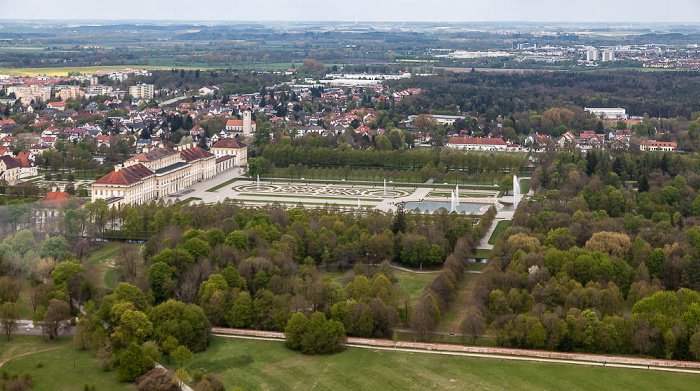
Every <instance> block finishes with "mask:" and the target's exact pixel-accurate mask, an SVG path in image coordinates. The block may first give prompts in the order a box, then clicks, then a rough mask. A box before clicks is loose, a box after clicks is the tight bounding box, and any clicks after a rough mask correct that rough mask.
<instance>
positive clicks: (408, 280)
mask: <svg viewBox="0 0 700 391" xmlns="http://www.w3.org/2000/svg"><path fill="white" fill-rule="evenodd" d="M437 275H438V272H435V273H409V272H404V271H401V270H394V276H395V277H396V278H397V280H398V282H397V285H398V286H400V287H401V289H403V291H404V292H406V293H407V294H408V296H409V297H410V298H411V302H413V303H415V302H416V300H418V299H419V298H420V296H421V294H423V290H424V289H425V287H426V286H428V285H429V284H430V283H431V282H433V280H434V279H435V277H437Z"/></svg>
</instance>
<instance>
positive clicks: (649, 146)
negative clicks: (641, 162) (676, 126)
mask: <svg viewBox="0 0 700 391" xmlns="http://www.w3.org/2000/svg"><path fill="white" fill-rule="evenodd" d="M676 148H678V144H676V143H674V142H672V141H654V140H644V141H642V143H641V144H639V150H640V151H669V152H672V151H675V150H676Z"/></svg>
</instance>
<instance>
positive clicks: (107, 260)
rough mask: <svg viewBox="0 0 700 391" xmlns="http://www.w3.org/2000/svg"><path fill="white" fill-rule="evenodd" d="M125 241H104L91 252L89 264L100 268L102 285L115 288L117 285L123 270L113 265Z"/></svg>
mask: <svg viewBox="0 0 700 391" xmlns="http://www.w3.org/2000/svg"><path fill="white" fill-rule="evenodd" d="M122 245H124V243H115V242H111V243H102V244H101V245H100V246H99V247H97V248H95V249H94V250H92V251H91V252H90V257H89V258H88V260H87V264H88V265H91V267H94V268H95V269H97V270H98V272H99V274H100V275H101V276H102V279H101V280H102V284H101V286H102V287H105V288H108V289H114V288H116V287H117V280H118V279H119V275H120V274H121V272H122V270H121V269H117V268H115V267H113V263H114V259H115V258H116V257H117V252H118V250H119V247H120V246H122Z"/></svg>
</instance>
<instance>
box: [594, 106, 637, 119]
mask: <svg viewBox="0 0 700 391" xmlns="http://www.w3.org/2000/svg"><path fill="white" fill-rule="evenodd" d="M584 110H585V111H587V112H589V113H591V114H593V115H595V116H596V117H598V118H602V119H608V120H620V119H622V120H624V119H627V111H626V110H625V109H623V108H620V107H615V108H612V107H610V108H606V107H598V108H593V107H585V108H584Z"/></svg>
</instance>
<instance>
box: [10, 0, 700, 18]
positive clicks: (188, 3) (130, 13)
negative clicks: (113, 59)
mask: <svg viewBox="0 0 700 391" xmlns="http://www.w3.org/2000/svg"><path fill="white" fill-rule="evenodd" d="M0 19H73V20H76V19H100V20H104V19H111V20H115V19H153V20H192V21H194V20H226V21H255V20H283V21H330V20H332V21H354V20H355V19H358V20H360V21H446V22H447V21H455V22H462V21H463V22H469V21H535V22H537V21H544V22H552V21H573V22H618V21H619V22H655V21H658V22H700V0H346V1H338V0H246V1H241V0H205V1H196V0H120V1H116V2H102V1H99V0H62V1H55V0H51V1H49V0H0Z"/></svg>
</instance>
